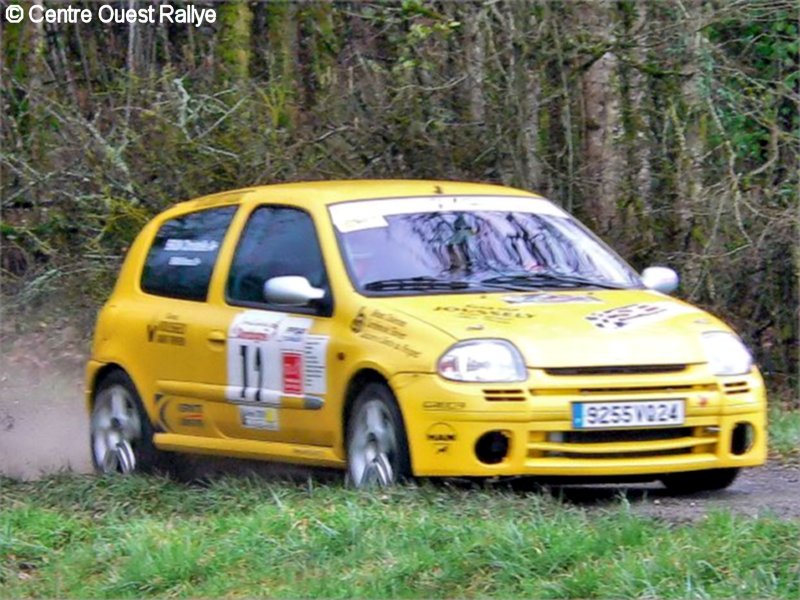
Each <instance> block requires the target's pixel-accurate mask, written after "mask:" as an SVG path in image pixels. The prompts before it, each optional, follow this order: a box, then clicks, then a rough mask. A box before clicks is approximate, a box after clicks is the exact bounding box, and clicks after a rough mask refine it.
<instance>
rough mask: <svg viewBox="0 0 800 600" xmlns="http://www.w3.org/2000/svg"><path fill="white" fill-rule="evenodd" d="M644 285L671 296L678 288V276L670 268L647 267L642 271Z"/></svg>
mask: <svg viewBox="0 0 800 600" xmlns="http://www.w3.org/2000/svg"><path fill="white" fill-rule="evenodd" d="M642 283H644V285H645V287H647V288H650V289H651V290H656V291H657V292H662V293H664V294H669V293H671V292H674V291H675V289H676V288H677V287H678V274H677V273H676V272H675V271H673V270H672V269H670V268H669V267H647V268H646V269H645V270H644V271H642Z"/></svg>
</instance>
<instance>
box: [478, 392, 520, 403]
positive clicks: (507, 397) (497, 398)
mask: <svg viewBox="0 0 800 600" xmlns="http://www.w3.org/2000/svg"><path fill="white" fill-rule="evenodd" d="M483 397H484V399H485V400H487V401H489V402H525V390H520V389H485V390H483Z"/></svg>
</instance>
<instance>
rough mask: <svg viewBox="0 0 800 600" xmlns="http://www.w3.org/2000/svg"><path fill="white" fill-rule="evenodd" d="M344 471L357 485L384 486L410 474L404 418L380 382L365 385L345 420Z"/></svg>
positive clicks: (358, 486)
mask: <svg viewBox="0 0 800 600" xmlns="http://www.w3.org/2000/svg"><path fill="white" fill-rule="evenodd" d="M347 471H348V478H349V481H350V483H351V484H352V485H353V486H355V487H357V488H364V487H372V486H380V487H385V486H389V485H393V484H395V483H398V482H400V481H403V480H404V479H406V478H407V477H409V476H410V475H411V461H410V459H409V453H408V440H407V438H406V431H405V427H404V426H403V418H402V415H401V414H400V409H398V407H397V403H396V402H395V399H394V395H393V394H392V392H391V391H390V390H389V388H387V387H386V386H385V385H383V384H380V383H369V384H367V385H366V386H364V388H363V389H362V390H361V391H360V392H359V394H358V396H357V397H356V399H355V402H354V404H353V409H352V411H351V413H350V419H349V420H348V422H347Z"/></svg>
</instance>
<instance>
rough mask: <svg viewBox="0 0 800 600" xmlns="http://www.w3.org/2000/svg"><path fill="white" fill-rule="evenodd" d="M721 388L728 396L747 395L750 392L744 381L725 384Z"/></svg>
mask: <svg viewBox="0 0 800 600" xmlns="http://www.w3.org/2000/svg"><path fill="white" fill-rule="evenodd" d="M723 388H724V389H725V393H726V394H727V395H728V396H734V395H736V394H747V393H749V392H750V386H749V385H747V382H746V381H733V382H731V383H726V384H724V385H723Z"/></svg>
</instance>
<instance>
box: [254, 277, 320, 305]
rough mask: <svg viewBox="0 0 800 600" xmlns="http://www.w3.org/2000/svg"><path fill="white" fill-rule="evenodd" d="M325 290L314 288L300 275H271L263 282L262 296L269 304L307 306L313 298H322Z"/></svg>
mask: <svg viewBox="0 0 800 600" xmlns="http://www.w3.org/2000/svg"><path fill="white" fill-rule="evenodd" d="M324 296H325V290H323V289H320V288H315V287H314V286H312V285H311V284H310V283H309V281H308V279H306V278H305V277H302V276H300V275H286V276H283V277H272V278H271V279H267V281H266V282H265V283H264V298H265V299H266V301H267V302H269V303H270V304H283V305H284V306H308V304H309V303H310V302H312V301H314V300H322V298H323V297H324Z"/></svg>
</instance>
